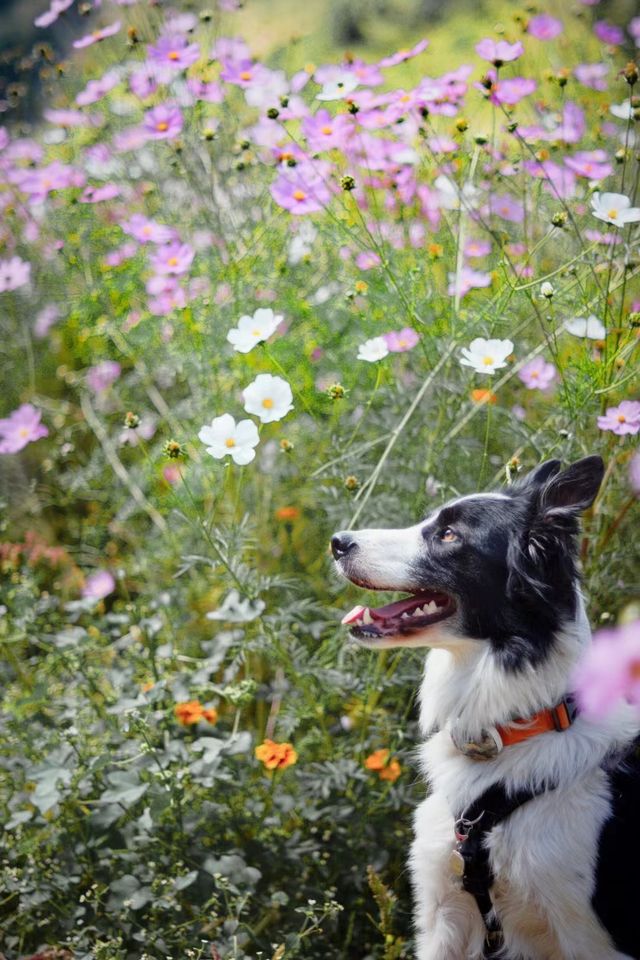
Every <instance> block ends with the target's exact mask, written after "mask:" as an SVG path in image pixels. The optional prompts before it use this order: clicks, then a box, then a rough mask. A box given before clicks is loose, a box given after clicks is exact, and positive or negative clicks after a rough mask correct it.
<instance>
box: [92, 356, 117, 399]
mask: <svg viewBox="0 0 640 960" xmlns="http://www.w3.org/2000/svg"><path fill="white" fill-rule="evenodd" d="M121 372H122V367H121V366H120V364H119V363H117V362H116V361H115V360H103V361H102V363H97V364H96V365H95V367H89V369H88V370H87V386H88V387H89V389H90V390H93V392H94V393H104V391H105V390H108V389H109V387H110V386H111V384H112V383H114V382H115V381H116V380H117V379H118V377H119V376H120V373H121Z"/></svg>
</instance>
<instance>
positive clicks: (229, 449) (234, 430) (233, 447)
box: [198, 413, 260, 466]
mask: <svg viewBox="0 0 640 960" xmlns="http://www.w3.org/2000/svg"><path fill="white" fill-rule="evenodd" d="M198 437H199V439H200V440H202V442H203V443H206V444H207V453H210V454H211V456H212V457H215V458H216V460H221V459H222V458H223V457H226V456H227V454H228V455H229V456H230V457H231V459H232V460H233V462H234V463H237V464H240V465H241V466H243V465H244V464H245V463H250V462H251V461H252V460H253V458H254V457H255V455H256V452H255V450H254V449H253V448H254V447H256V446H257V445H258V443H259V442H260V437H259V436H258V428H257V427H256V425H255V423H254V422H253V420H240V421H239V422H238V423H236V422H235V420H234V419H233V417H232V416H231V414H230V413H223V414H222V416H221V417H214V419H213V420H212V421H211V423H210V424H209V425H208V426H207V425H205V426H204V427H202V428H201V430H200V432H199V434H198Z"/></svg>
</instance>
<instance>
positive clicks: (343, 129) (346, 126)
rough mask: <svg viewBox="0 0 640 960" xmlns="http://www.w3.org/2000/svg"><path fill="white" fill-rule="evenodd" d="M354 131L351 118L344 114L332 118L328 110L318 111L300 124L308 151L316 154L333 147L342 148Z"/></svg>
mask: <svg viewBox="0 0 640 960" xmlns="http://www.w3.org/2000/svg"><path fill="white" fill-rule="evenodd" d="M354 130H355V126H354V123H353V120H352V118H351V117H349V116H347V115H345V114H344V113H341V114H338V116H336V117H332V116H331V114H330V113H329V111H328V110H318V112H317V113H316V114H315V116H313V117H306V118H305V119H304V120H303V122H302V132H303V133H304V135H305V137H306V138H307V142H308V144H309V147H310V149H311V150H312V151H314V152H318V153H319V152H320V151H322V150H331V149H332V148H333V147H339V148H344V146H345V144H346V141H347V140H348V138H349V137H350V136H351V134H352V133H353V132H354Z"/></svg>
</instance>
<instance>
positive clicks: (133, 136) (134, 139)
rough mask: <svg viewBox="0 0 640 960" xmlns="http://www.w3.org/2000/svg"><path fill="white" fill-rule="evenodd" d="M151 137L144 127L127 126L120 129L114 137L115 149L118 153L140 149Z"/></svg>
mask: <svg viewBox="0 0 640 960" xmlns="http://www.w3.org/2000/svg"><path fill="white" fill-rule="evenodd" d="M148 139H149V137H148V135H147V131H146V130H145V129H144V127H125V129H124V130H119V131H118V133H116V134H115V136H114V138H113V149H114V150H115V152H116V153H128V152H129V151H130V150H139V149H140V147H142V146H144V144H145V143H146V142H147V140H148Z"/></svg>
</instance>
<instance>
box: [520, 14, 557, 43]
mask: <svg viewBox="0 0 640 960" xmlns="http://www.w3.org/2000/svg"><path fill="white" fill-rule="evenodd" d="M563 30H564V26H563V24H562V20H556V18H555V17H552V16H551V15H550V14H548V13H540V14H539V15H538V16H537V17H531V20H529V23H528V25H527V33H530V34H531V36H532V37H535V38H536V40H553V39H554V37H557V36H559V35H560V34H561V33H562V31H563Z"/></svg>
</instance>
